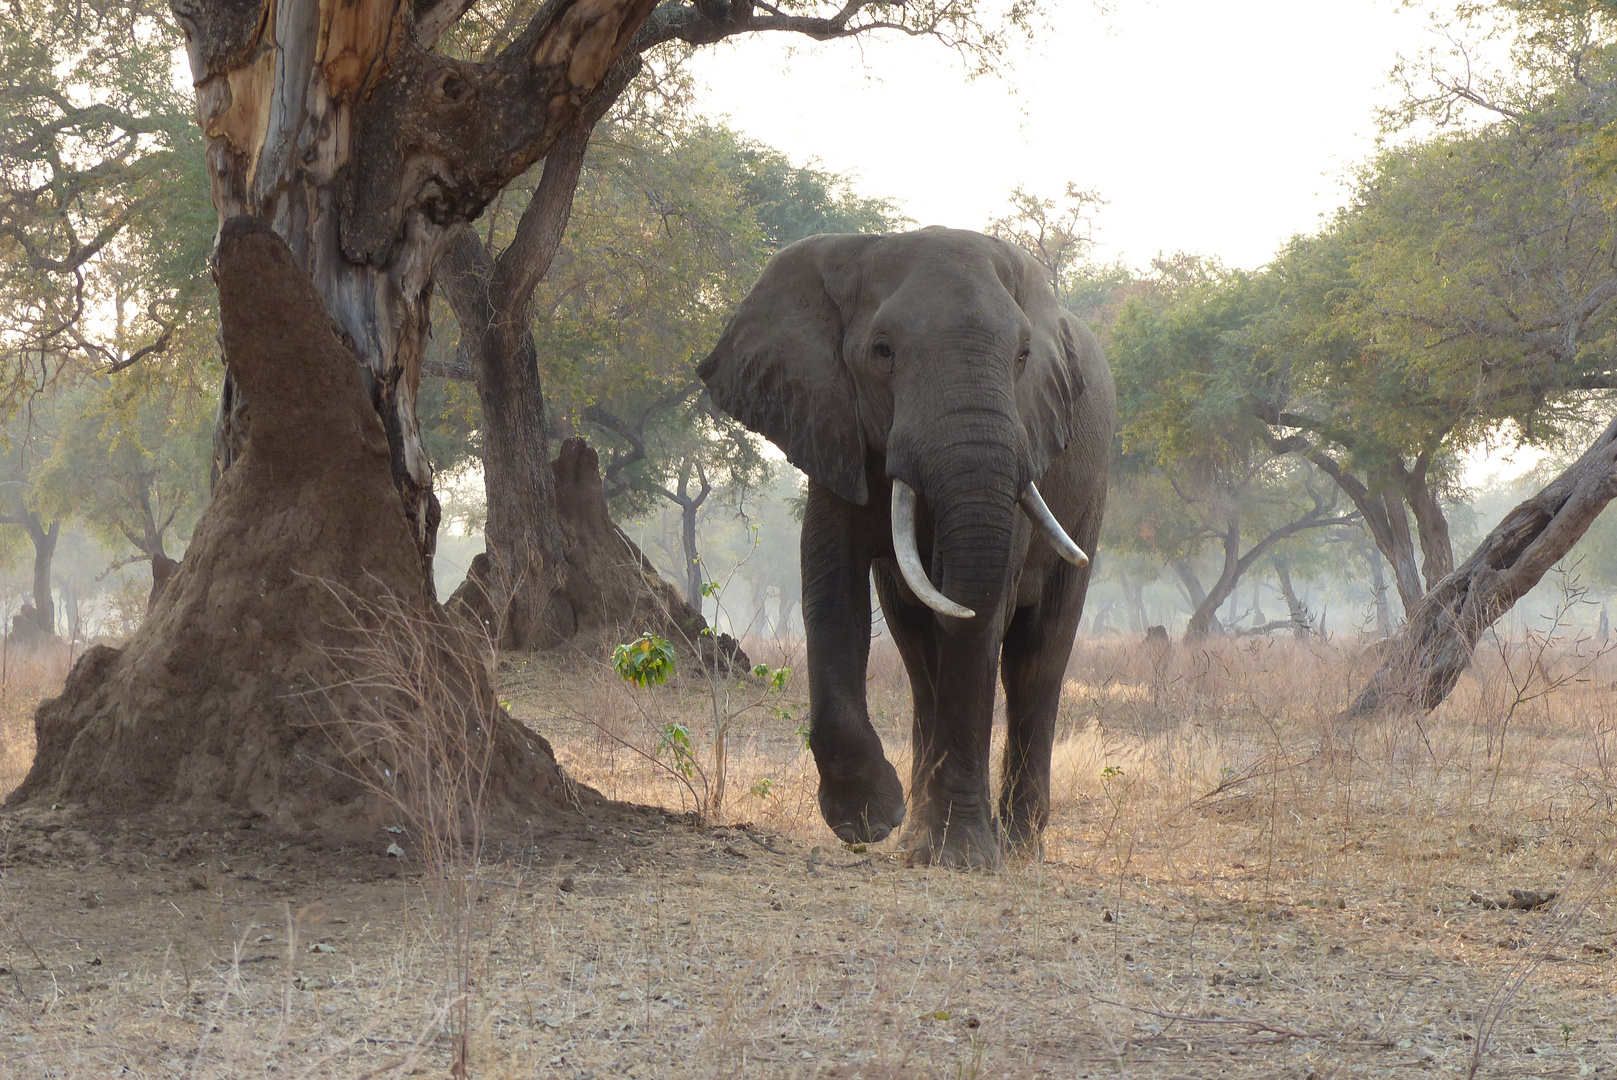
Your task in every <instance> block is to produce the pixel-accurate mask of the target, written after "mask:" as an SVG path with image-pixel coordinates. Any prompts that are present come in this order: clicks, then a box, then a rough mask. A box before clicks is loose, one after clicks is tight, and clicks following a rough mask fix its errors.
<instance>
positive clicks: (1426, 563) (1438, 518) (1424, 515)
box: [1403, 454, 1454, 589]
mask: <svg viewBox="0 0 1617 1080" xmlns="http://www.w3.org/2000/svg"><path fill="white" fill-rule="evenodd" d="M1430 463H1431V458H1430V456H1429V455H1427V454H1422V455H1421V456H1420V457H1419V458H1418V459H1417V460H1416V462H1415V468H1414V470H1413V471H1411V472H1408V473H1405V474H1404V477H1403V479H1404V499H1405V500H1406V501H1407V502H1408V503H1409V510H1410V513H1412V514H1413V515H1414V516H1415V530H1416V534H1417V535H1418V536H1419V537H1420V550H1421V575H1422V576H1423V577H1424V578H1425V579H1426V587H1427V588H1428V589H1431V588H1434V587H1435V586H1436V585H1437V583H1438V582H1439V581H1442V580H1443V579H1444V578H1446V577H1448V575H1449V572H1450V571H1452V570H1453V569H1454V545H1453V544H1452V543H1451V542H1450V540H1449V522H1448V518H1446V517H1444V516H1443V508H1442V507H1441V506H1439V505H1438V502H1437V496H1436V495H1434V494H1433V493H1432V488H1431V485H1430V484H1428V483H1427V482H1426V472H1427V468H1428V466H1429V465H1430Z"/></svg>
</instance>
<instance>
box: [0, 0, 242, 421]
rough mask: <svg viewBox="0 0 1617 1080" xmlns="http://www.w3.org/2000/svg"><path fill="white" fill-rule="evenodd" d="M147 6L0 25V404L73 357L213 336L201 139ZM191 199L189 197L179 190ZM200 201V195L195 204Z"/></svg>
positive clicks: (44, 10) (123, 362) (99, 1)
mask: <svg viewBox="0 0 1617 1080" xmlns="http://www.w3.org/2000/svg"><path fill="white" fill-rule="evenodd" d="M177 37H178V35H177V34H176V33H175V31H174V28H173V26H172V24H171V23H170V22H169V18H168V13H167V11H166V10H165V9H164V7H163V6H161V5H157V4H152V3H147V2H145V0H133V2H130V0H116V2H114V0H91V2H89V3H72V4H68V3H58V2H55V0H42V2H29V3H24V4H13V5H11V6H9V7H8V8H7V9H6V18H5V20H4V22H3V24H0V347H3V348H4V350H5V353H6V355H7V359H8V363H7V364H6V366H5V370H4V372H3V374H0V379H3V381H4V387H5V388H6V389H5V391H4V393H5V395H6V396H4V397H0V406H4V407H5V408H6V409H7V410H8V411H9V410H10V409H11V408H13V407H15V406H16V405H17V404H18V401H19V398H18V394H19V392H22V391H24V390H27V389H29V388H31V392H32V391H37V390H38V389H39V388H40V387H41V386H43V385H46V384H48V383H49V382H50V381H51V380H52V379H53V378H55V377H56V376H57V375H58V374H59V373H60V372H61V371H62V370H64V368H65V367H66V366H68V365H69V364H70V363H71V364H73V365H77V366H81V367H96V368H100V369H102V370H106V371H111V370H117V369H120V368H123V367H127V366H129V365H131V364H134V363H137V362H138V361H140V360H141V359H142V358H144V357H147V356H150V355H153V354H155V353H160V352H162V351H164V350H165V349H168V348H169V347H170V346H171V345H174V344H175V343H177V342H179V341H182V340H184V339H186V338H187V337H204V336H205V337H209V338H211V336H212V319H211V314H212V306H211V298H209V297H208V296H207V294H208V293H210V292H211V290H210V289H208V288H207V282H206V279H205V277H204V276H203V275H202V269H203V267H202V260H203V256H204V255H205V253H206V251H207V249H208V247H209V245H210V244H211V242H212V234H213V229H214V225H215V218H214V215H213V214H212V213H211V212H210V211H209V208H208V205H207V201H206V196H205V192H206V191H207V179H206V177H205V176H204V173H203V168H204V166H203V161H202V148H201V133H200V132H198V131H197V128H196V122H195V119H194V108H193V107H192V104H191V102H190V101H189V100H188V96H187V95H185V94H183V93H182V92H180V91H178V90H177V89H176V87H175V85H174V80H173V76H172V71H173V69H172V58H173V53H174V49H175V47H176V43H177ZM188 196H189V197H188ZM199 196H200V197H199Z"/></svg>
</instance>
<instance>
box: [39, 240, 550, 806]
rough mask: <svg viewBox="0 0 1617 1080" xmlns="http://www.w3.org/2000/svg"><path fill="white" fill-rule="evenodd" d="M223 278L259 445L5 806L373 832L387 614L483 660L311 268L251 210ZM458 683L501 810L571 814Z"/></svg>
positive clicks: (45, 728)
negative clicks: (358, 699) (442, 589)
mask: <svg viewBox="0 0 1617 1080" xmlns="http://www.w3.org/2000/svg"><path fill="white" fill-rule="evenodd" d="M216 274H217V278H218V284H219V306H220V316H221V322H222V328H223V340H224V351H225V362H226V364H227V365H228V367H229V369H230V371H231V372H232V373H233V375H234V376H235V378H236V380H237V381H238V383H239V385H240V386H241V388H242V389H243V390H244V391H245V397H246V399H247V400H248V401H250V402H251V409H252V428H251V436H250V439H249V441H248V445H247V448H246V452H245V454H244V455H243V456H242V457H241V458H240V459H239V460H238V461H237V462H236V463H235V464H234V465H232V467H231V468H230V469H229V470H228V471H227V472H226V473H225V474H224V475H223V476H222V477H221V478H220V480H219V483H218V485H217V487H216V488H215V490H214V496H213V501H212V502H211V503H210V504H209V506H208V508H207V510H206V511H205V512H204V513H203V515H202V518H201V520H200V521H198V523H197V526H196V529H195V532H194V534H193V538H192V541H191V546H190V550H189V551H187V553H186V557H185V560H184V561H183V562H182V563H181V564H180V566H179V568H178V569H177V570H175V571H174V573H173V576H172V577H171V578H170V579H169V581H168V582H167V584H166V586H165V587H164V588H163V590H162V593H161V595H160V596H159V597H158V599H157V601H156V603H155V605H154V606H153V608H152V611H151V613H150V615H149V616H148V618H147V620H146V622H145V623H144V624H143V625H142V626H141V628H140V630H139V631H138V632H137V633H136V634H135V636H134V637H133V638H132V639H131V640H130V641H129V643H128V644H127V645H125V646H124V647H123V648H108V647H104V646H101V647H96V648H93V649H91V650H90V651H89V652H88V653H86V654H85V656H84V658H83V659H82V660H81V661H80V662H79V663H78V664H77V665H76V666H75V667H74V669H73V671H72V673H71V674H70V675H69V676H68V680H67V685H66V687H65V689H64V690H63V693H62V695H61V696H60V697H58V698H55V699H53V700H50V701H47V702H45V703H44V704H43V705H41V706H40V708H39V711H38V713H37V715H36V717H35V728H36V731H37V734H38V751H37V756H36V758H35V760H34V765H33V768H32V770H31V771H30V772H29V774H28V777H27V779H26V780H24V782H23V784H22V786H21V787H20V788H18V789H17V790H16V791H15V792H14V793H13V794H12V796H11V797H10V799H9V800H8V805H10V806H17V805H20V804H23V803H28V802H43V801H50V802H66V803H78V804H84V805H87V806H90V807H93V808H97V809H102V810H107V811H113V812H130V811H136V810H145V809H151V808H156V807H175V808H180V809H186V808H190V809H197V810H205V809H207V808H210V807H218V806H229V807H234V808H236V809H239V810H249V811H255V812H258V813H262V814H264V815H266V816H268V817H270V818H272V819H274V820H277V821H280V822H283V823H286V824H294V823H297V824H311V823H312V824H319V825H322V826H325V827H328V828H339V827H341V826H344V825H363V824H365V823H367V822H370V821H374V820H375V819H376V818H377V816H378V815H379V814H381V813H383V812H384V806H383V804H382V801H381V800H380V799H379V798H377V797H376V796H374V795H370V794H367V792H368V791H373V790H375V785H374V784H372V785H369V786H367V785H366V784H365V783H362V782H361V780H360V779H358V776H360V775H363V774H364V772H365V769H364V768H363V767H361V768H357V769H356V765H355V761H356V759H363V758H364V756H365V752H366V750H365V747H364V746H360V747H359V748H358V749H357V750H356V744H355V743H354V741H353V739H352V738H347V737H345V734H344V733H345V731H347V730H348V729H347V728H345V727H344V724H345V722H346V721H347V720H348V719H349V712H347V711H345V710H352V709H353V708H354V707H355V695H356V694H358V693H359V691H358V690H356V689H354V688H352V687H351V686H345V685H344V684H345V680H349V679H352V678H355V677H358V678H365V677H367V676H369V675H372V674H373V673H368V672H364V671H359V672H356V671H355V670H354V663H353V661H354V658H355V657H359V656H363V655H365V650H364V648H362V646H363V645H364V644H365V643H366V642H370V643H372V644H374V642H375V641H376V640H377V633H378V631H379V630H380V631H382V632H386V631H387V629H388V628H387V626H386V625H385V615H383V616H378V613H388V612H391V613H393V614H394V615H396V616H399V617H402V618H403V619H405V620H406V621H408V622H410V623H411V625H413V626H414V627H415V628H416V630H418V631H423V629H424V636H425V637H426V638H428V639H430V642H431V643H432V647H434V648H437V647H441V646H443V645H444V644H445V643H446V642H447V643H449V644H450V646H451V648H450V650H449V651H451V652H456V653H458V654H459V655H461V656H471V655H475V653H476V650H475V649H474V648H471V647H469V644H468V648H465V649H459V648H457V647H455V643H456V642H457V641H461V640H464V633H465V631H464V629H463V626H464V624H463V623H461V622H460V621H459V620H451V619H449V617H448V616H446V614H445V613H444V611H443V609H442V608H440V607H439V606H438V605H437V603H436V602H435V601H434V600H433V599H432V598H431V596H430V595H429V594H428V591H427V584H426V577H425V575H424V573H423V570H422V565H421V560H420V557H419V556H418V555H417V552H416V546H415V544H414V543H413V541H412V538H411V536H410V532H409V527H408V525H407V523H406V519H405V516H404V512H403V508H402V504H401V501H400V497H399V494H398V492H397V490H396V489H395V488H394V486H393V480H392V471H391V469H390V467H389V456H388V455H389V451H388V444H387V438H386V436H385V434H384V433H383V430H382V424H381V421H380V420H379V419H378V417H377V414H376V411H375V409H374V407H373V406H372V404H371V401H370V399H369V397H368V396H367V394H366V392H365V389H364V387H363V386H362V385H361V382H360V377H359V368H358V365H357V363H356V362H355V359H354V356H353V354H352V353H351V352H350V351H349V350H348V349H347V348H346V347H345V346H344V345H343V344H342V343H341V342H340V341H339V340H338V337H337V335H336V332H335V330H334V328H333V326H332V324H331V321H330V319H329V318H328V316H327V314H326V312H325V309H324V307H323V306H322V304H321V302H320V299H319V297H318V296H317V295H316V294H315V292H314V289H313V287H312V285H311V283H310V281H309V278H308V276H307V275H306V274H305V273H304V271H303V270H302V269H300V268H299V267H298V265H297V264H296V262H295V261H294V260H293V258H292V255H291V253H290V252H289V251H288V250H287V247H286V245H285V244H284V243H283V242H282V241H281V239H280V238H279V237H277V236H276V235H275V234H274V233H273V232H271V231H270V230H269V229H267V228H265V227H264V226H262V225H260V224H258V223H256V222H254V221H252V220H251V219H247V218H236V219H234V220H232V221H230V222H228V223H227V224H226V225H225V227H224V230H223V232H222V233H221V237H220V243H219V257H218V265H217V270H216ZM356 613H358V614H359V615H360V616H361V617H360V618H357V619H356ZM367 613H369V615H368V616H367ZM367 617H368V618H369V626H368V627H367V626H366V625H365V624H366V618H367ZM379 617H380V618H382V623H383V625H380V626H379V625H378V621H377V620H378V618H379ZM456 635H460V637H459V638H457V636H456ZM372 651H374V650H372ZM428 659H429V661H431V660H432V658H431V657H429V658H428ZM425 669H426V670H428V671H429V676H430V674H431V672H432V671H433V670H441V669H442V665H439V667H438V668H435V667H434V664H433V663H432V662H429V663H428V664H426V665H425ZM445 677H446V678H447V680H448V683H449V687H450V690H449V692H450V694H451V695H452V696H453V695H458V696H459V698H460V699H461V700H462V702H463V703H464V704H465V706H466V708H465V709H464V710H462V715H464V716H466V717H470V718H471V719H470V720H469V721H468V727H469V729H474V731H475V733H476V735H477V736H479V737H481V736H482V735H483V734H484V733H488V734H489V735H491V737H492V738H493V740H494V742H493V745H492V746H491V747H489V746H488V744H484V745H485V747H486V748H487V749H489V750H491V752H490V753H488V755H487V756H488V759H489V761H490V764H489V767H488V786H487V789H486V799H487V800H488V805H489V808H490V809H491V810H493V811H495V812H500V811H515V812H518V813H522V814H524V815H531V814H532V813H533V812H535V811H540V812H544V811H547V810H554V809H556V808H560V807H562V806H564V805H565V796H566V788H565V781H564V779H563V777H562V775H561V773H560V770H559V769H558V768H557V766H556V762H555V758H554V756H553V755H552V753H551V750H550V747H549V745H548V744H547V743H546V742H545V741H544V740H543V739H541V738H540V737H539V736H538V735H536V734H534V733H532V732H530V731H528V730H527V729H526V728H524V727H522V726H520V725H518V724H516V723H515V722H514V721H512V720H511V719H510V718H509V717H508V716H506V715H505V714H504V712H503V710H501V709H500V708H499V706H498V705H497V704H495V703H494V694H493V691H492V689H491V687H490V685H489V681H488V677H487V673H486V669H484V668H482V667H481V666H479V665H475V664H473V665H468V664H465V663H456V662H454V658H453V657H451V662H450V663H449V664H448V668H447V675H446V676H445ZM441 689H442V688H440V690H441ZM440 696H441V695H440ZM374 697H375V695H374V694H371V693H370V692H369V688H367V690H366V696H365V699H364V700H366V701H371V700H373V699H374ZM370 715H372V716H374V713H372V714H370ZM374 736H375V732H374V728H373V729H372V730H371V731H370V732H369V733H368V737H369V738H371V739H372V741H373V742H374V741H375V740H374ZM345 739H346V742H345ZM480 760H481V756H480ZM378 771H380V770H378Z"/></svg>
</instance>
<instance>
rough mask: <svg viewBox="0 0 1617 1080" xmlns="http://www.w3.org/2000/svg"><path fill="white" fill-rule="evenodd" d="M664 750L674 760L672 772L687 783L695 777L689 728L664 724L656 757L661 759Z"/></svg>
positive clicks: (681, 725)
mask: <svg viewBox="0 0 1617 1080" xmlns="http://www.w3.org/2000/svg"><path fill="white" fill-rule="evenodd" d="M658 681H659V682H660V681H661V680H658ZM664 750H666V751H668V753H669V755H670V756H672V757H673V759H674V765H673V768H674V771H675V772H677V773H678V774H679V775H680V776H683V777H684V778H685V780H686V781H687V782H689V781H690V780H692V779H693V778H694V777H695V776H696V772H697V765H696V749H695V747H694V746H692V745H691V729H690V728H688V727H686V726H685V725H684V724H675V723H669V724H664V725H663V730H662V740H661V741H660V742H659V743H658V744H657V756H658V757H661V756H662V753H663V751H664Z"/></svg>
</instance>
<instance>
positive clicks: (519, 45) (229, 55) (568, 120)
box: [174, 0, 655, 580]
mask: <svg viewBox="0 0 1617 1080" xmlns="http://www.w3.org/2000/svg"><path fill="white" fill-rule="evenodd" d="M654 6H655V0H550V2H549V3H546V4H544V5H543V6H542V7H541V8H540V9H539V11H538V12H537V13H535V15H534V16H533V17H532V19H531V21H530V22H529V24H528V26H527V27H526V29H525V30H524V31H523V32H522V33H521V34H519V35H518V36H517V37H516V38H515V39H514V40H513V41H512V42H511V43H510V45H508V46H507V47H506V48H505V49H503V50H502V51H501V52H500V53H499V54H498V55H497V56H496V57H494V58H493V59H491V60H489V61H488V62H486V63H470V62H467V61H461V60H456V59H453V58H450V57H447V56H443V55H440V54H438V53H434V52H432V51H431V50H430V45H431V42H432V41H434V40H436V38H437V36H438V34H440V33H441V32H442V31H443V29H444V28H446V27H447V26H448V25H450V24H451V23H452V22H453V21H454V18H457V17H458V16H459V11H456V10H455V9H454V7H453V5H447V6H446V5H434V4H427V5H411V4H395V3H391V2H385V0H353V2H352V3H344V4H338V3H336V2H335V0H326V2H324V3H322V2H320V0H277V2H276V3H273V4H272V3H270V2H269V0H259V2H257V3H254V2H252V0H245V2H243V0H174V13H175V15H176V17H177V18H178V19H179V21H180V25H181V26H182V28H183V29H184V30H185V33H186V38H187V43H188V53H189V57H190V63H191V72H192V77H193V81H194V83H195V87H196V98H197V116H198V121H199V123H200V124H201V126H202V129H203V132H204V135H205V136H206V141H207V162H208V174H209V179H210V183H211V185H212V195H213V203H214V206H215V208H216V209H217V210H218V212H219V217H220V221H221V223H222V222H224V221H225V220H226V219H228V218H230V217H233V216H235V215H238V214H247V215H250V216H252V217H255V218H257V219H258V220H260V221H263V222H265V223H266V224H268V225H269V226H270V227H271V228H273V229H274V230H275V232H276V233H277V234H279V235H280V236H281V238H282V239H284V240H285V241H286V242H287V245H288V247H289V248H291V250H292V253H293V256H294V258H295V259H296V260H297V261H298V263H299V265H301V266H302V267H303V268H304V270H305V271H307V272H308V274H309V276H310V277H311V279H312V280H313V281H314V284H315V289H316V291H317V292H318V293H319V295H320V297H321V299H322V301H323V302H324V304H325V307H326V310H327V313H328V314H329V315H330V316H331V318H332V320H333V321H334V322H335V323H336V325H337V327H338V328H339V330H340V332H341V336H342V339H343V341H344V342H345V344H347V345H349V346H350V347H351V348H352V349H353V350H354V352H355V353H356V354H357V356H358V358H359V362H360V365H361V368H362V372H363V374H364V382H365V389H366V391H367V393H368V394H369V395H370V398H371V401H372V403H373V405H374V406H375V407H376V409H377V411H378V413H379V414H380V415H381V417H382V422H383V428H384V430H385V432H386V434H387V439H388V448H389V455H390V463H391V467H392V471H393V477H394V482H395V485H396V486H397V487H398V489H399V492H400V495H401V496H402V498H403V501H404V510H405V514H406V517H407V519H408V520H409V522H410V527H411V534H412V536H413V537H414V540H415V543H416V547H417V550H418V551H419V552H420V554H421V557H422V561H423V564H424V571H425V573H426V576H427V579H428V580H430V579H431V559H432V552H433V547H434V545H435V542H436V531H437V525H438V503H437V499H436V497H435V496H434V495H433V493H432V467H431V464H430V463H429V461H428V460H427V456H426V451H425V448H424V446H423V443H422V439H421V431H420V426H419V423H418V421H417V419H416V408H415V402H416V393H417V389H418V387H419V384H420V379H421V364H422V359H423V357H424V355H425V351H426V348H425V346H426V336H427V331H428V328H429V325H430V318H429V310H428V309H429V304H430V300H431V294H432V282H433V270H434V267H435V266H436V264H437V262H438V260H439V257H440V256H441V255H442V254H443V253H444V251H445V250H446V249H447V248H448V246H449V244H450V243H452V242H453V240H454V238H455V236H456V234H457V231H458V230H459V228H460V227H461V226H462V225H464V224H465V223H466V222H468V221H470V220H472V219H473V218H475V217H476V216H477V215H478V214H479V213H481V212H482V210H483V208H484V206H486V205H487V203H488V202H489V201H490V200H491V199H492V198H493V197H494V196H495V195H497V194H498V193H499V192H500V191H501V190H502V189H503V188H504V187H505V186H506V184H508V183H509V182H510V181H511V180H513V179H515V178H516V177H517V176H519V175H520V174H521V173H522V172H523V171H524V170H526V169H527V168H528V166H530V165H531V164H533V163H534V162H535V161H537V160H538V159H539V158H541V157H543V156H545V155H546V154H547V153H548V152H549V151H550V149H551V147H552V146H554V145H555V143H556V142H557V140H558V139H559V138H561V137H562V136H563V135H564V134H565V133H566V132H567V131H568V130H569V129H571V128H572V127H574V126H575V125H576V124H577V123H578V122H579V120H580V118H581V117H582V116H583V115H584V113H585V112H586V110H588V109H589V108H590V106H591V103H592V99H593V97H594V95H597V94H599V93H600V92H601V91H602V89H603V87H602V83H603V80H604V79H605V77H606V75H607V73H608V71H609V69H611V67H612V65H613V64H614V63H615V62H616V61H617V59H618V58H619V57H620V56H621V55H622V54H623V53H624V52H625V51H626V50H627V49H628V47H629V45H630V43H631V41H632V40H633V39H634V36H635V34H636V32H637V31H639V29H640V28H641V26H642V24H643V23H644V22H645V20H646V18H647V16H648V15H649V14H650V13H651V10H652V8H653V7H654ZM460 10H461V11H463V10H464V8H461V9H460ZM418 17H419V18H420V19H421V22H418ZM225 395H226V396H225V399H224V401H223V402H222V406H223V407H222V408H221V410H220V433H219V438H218V439H217V440H216V450H217V455H218V462H217V464H218V467H219V468H220V470H221V471H222V470H223V469H226V468H229V466H230V464H231V462H232V461H233V460H234V459H235V458H236V457H237V456H239V454H240V451H241V447H242V445H243V440H244V439H245V438H247V437H248V435H249V434H250V429H249V431H248V432H243V431H242V430H239V428H240V427H241V426H243V422H244V420H245V419H246V416H245V413H244V410H243V400H242V395H241V393H240V390H239V387H237V386H236V385H235V384H234V382H233V380H231V381H230V383H229V385H227V388H226V391H225Z"/></svg>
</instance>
